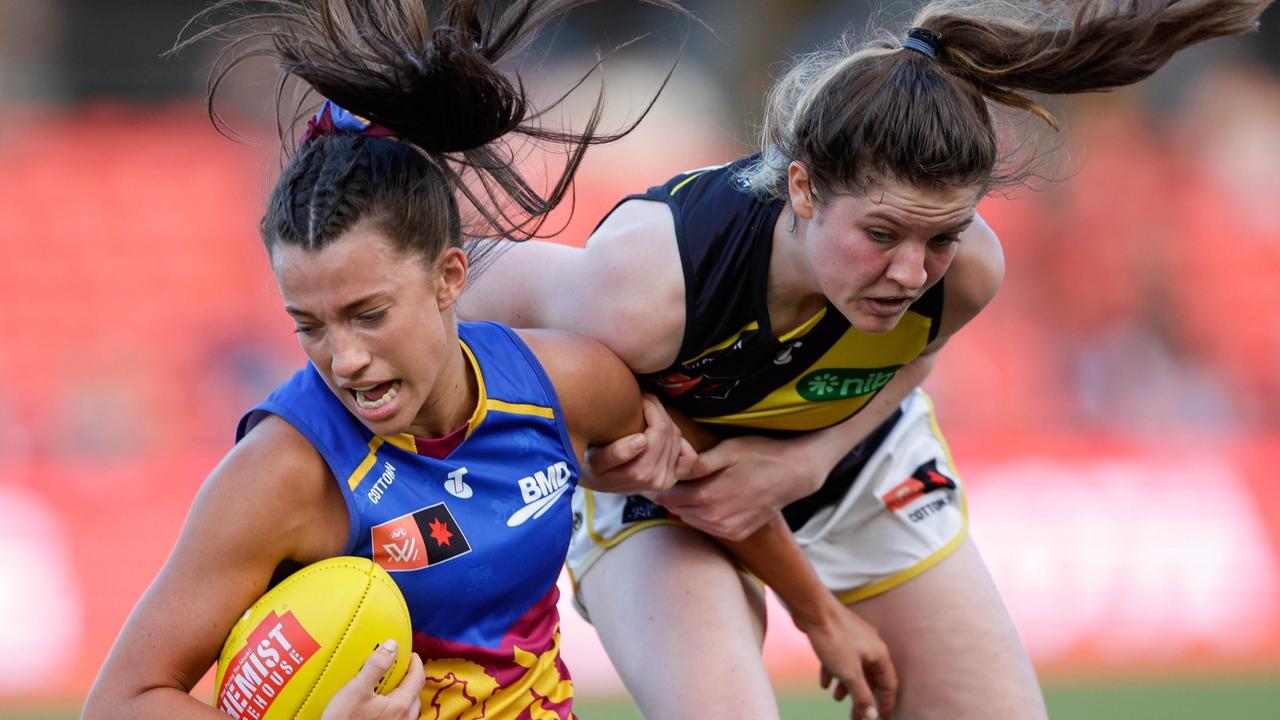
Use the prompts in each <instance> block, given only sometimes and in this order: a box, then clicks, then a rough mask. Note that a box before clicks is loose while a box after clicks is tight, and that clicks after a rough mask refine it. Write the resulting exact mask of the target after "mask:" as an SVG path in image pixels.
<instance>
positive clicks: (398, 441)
mask: <svg viewBox="0 0 1280 720" xmlns="http://www.w3.org/2000/svg"><path fill="white" fill-rule="evenodd" d="M381 437H382V439H383V440H385V441H386V443H387V444H388V445H393V446H395V447H398V448H400V449H401V450H405V451H408V452H411V453H416V452H418V443H417V442H415V441H414V439H413V436H412V435H410V434H409V433H400V434H399V435H382V436H381Z"/></svg>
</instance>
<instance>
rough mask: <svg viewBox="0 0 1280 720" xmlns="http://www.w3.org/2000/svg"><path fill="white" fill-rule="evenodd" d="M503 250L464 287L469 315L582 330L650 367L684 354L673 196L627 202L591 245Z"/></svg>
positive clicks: (634, 363) (464, 310)
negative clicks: (669, 203) (670, 203)
mask: <svg viewBox="0 0 1280 720" xmlns="http://www.w3.org/2000/svg"><path fill="white" fill-rule="evenodd" d="M495 250H496V252H494V254H493V255H491V256H490V258H489V259H487V260H486V261H485V267H484V268H483V269H482V270H481V271H480V273H479V275H478V277H475V278H473V280H472V281H471V283H470V285H469V287H468V289H467V291H466V292H465V293H464V294H463V296H462V300H461V301H460V303H459V305H458V312H459V315H460V316H461V317H462V318H463V319H465V320H498V321H499V322H503V323H506V324H507V325H511V326H512V327H538V328H552V329H558V330H571V331H573V332H577V333H581V334H583V335H587V336H589V337H592V338H595V339H596V340H599V341H600V342H602V343H604V344H605V345H606V346H607V347H608V348H609V349H610V350H613V352H614V353H616V354H617V355H618V356H619V357H621V358H622V360H623V361H624V362H625V363H626V364H627V365H628V366H629V367H630V368H631V369H632V370H634V371H635V372H640V373H644V372H653V371H657V370H661V369H662V368H664V367H666V366H667V365H670V364H671V362H672V361H674V359H675V356H676V353H677V352H678V351H679V349H680V343H681V340H682V339H683V333H684V323H685V295H684V271H683V267H682V265H681V261H680V255H679V250H678V248H677V246H676V240H675V223H674V220H673V219H672V216H671V211H670V210H669V209H668V208H667V206H666V205H663V204H661V203H657V202H650V201H639V200H635V201H629V202H626V203H623V204H622V205H621V206H619V207H618V208H617V209H616V210H615V211H614V212H613V214H611V215H610V216H609V217H608V218H607V219H606V220H605V221H604V222H603V223H602V224H601V225H600V227H599V228H598V229H597V230H596V232H595V233H593V234H592V236H591V239H590V240H589V241H588V243H587V247H585V248H575V247H569V246H566V245H558V244H555V243H549V242H537V241H533V242H522V243H503V244H502V247H500V248H495Z"/></svg>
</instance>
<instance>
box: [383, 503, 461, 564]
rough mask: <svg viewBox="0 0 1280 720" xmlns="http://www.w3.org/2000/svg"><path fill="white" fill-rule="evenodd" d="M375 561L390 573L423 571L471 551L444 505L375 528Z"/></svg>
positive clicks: (456, 523)
mask: <svg viewBox="0 0 1280 720" xmlns="http://www.w3.org/2000/svg"><path fill="white" fill-rule="evenodd" d="M371 533H372V536H373V537H372V540H373V561H374V562H376V563H378V564H379V565H381V566H382V567H383V568H384V569H386V570H387V572H395V571H407V570H421V569H422V568H425V567H428V566H431V565H435V564H438V563H442V562H444V561H446V560H452V559H453V558H456V557H458V556H459V555H465V554H466V553H469V552H471V544H470V543H468V542H467V537H466V535H463V534H462V528H461V527H459V526H458V521H457V520H455V519H454V518H453V514H452V513H450V512H449V507H448V506H447V505H445V504H444V503H436V504H435V505H431V506H430V507H425V508H422V509H421V510H416V511H414V512H412V513H408V514H405V515H401V516H400V517H398V518H396V519H394V520H388V521H387V522H384V523H382V524H381V525H375V526H373V529H372V530H371Z"/></svg>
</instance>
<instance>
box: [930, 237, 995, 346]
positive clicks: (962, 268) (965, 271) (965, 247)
mask: <svg viewBox="0 0 1280 720" xmlns="http://www.w3.org/2000/svg"><path fill="white" fill-rule="evenodd" d="M1003 279H1004V250H1003V249H1002V248H1001V247H1000V239H999V238H998V237H996V234H995V232H994V231H993V230H992V229H991V227H990V226H989V225H987V223H986V221H984V220H983V219H982V217H981V216H978V217H976V218H974V221H973V224H972V225H970V226H969V228H968V229H967V230H965V231H964V233H962V234H961V238H960V247H959V249H958V250H957V251H956V257H955V260H953V261H952V263H951V267H950V268H949V269H948V270H947V275H946V284H945V285H944V286H943V287H944V295H943V301H942V319H941V322H940V327H939V330H938V335H937V337H936V338H935V339H934V341H933V342H932V343H930V344H929V348H928V349H927V350H926V352H932V351H936V350H937V349H938V348H940V347H941V346H942V345H943V344H944V343H946V341H947V339H948V338H949V337H951V336H952V335H954V334H955V332H956V331H957V330H959V329H960V328H962V327H964V326H965V324H967V323H968V322H969V321H970V320H972V319H973V318H974V317H976V316H977V315H978V313H979V312H981V311H982V309H983V308H984V307H986V306H987V303H989V302H991V299H992V298H994V297H995V295H996V291H998V290H999V289H1000V282H1001V281H1002V280H1003Z"/></svg>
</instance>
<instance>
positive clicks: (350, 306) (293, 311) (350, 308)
mask: <svg viewBox="0 0 1280 720" xmlns="http://www.w3.org/2000/svg"><path fill="white" fill-rule="evenodd" d="M380 295H382V293H370V294H368V295H365V296H364V297H362V298H360V299H358V300H354V301H352V302H349V303H347V304H346V305H344V306H343V307H342V313H343V314H344V315H350V314H352V313H354V312H355V311H356V308H359V307H360V306H361V305H367V304H369V302H370V301H373V300H376V299H378V297H379V296H380ZM284 311H285V312H287V313H289V314H290V315H293V316H294V317H298V316H305V317H315V316H314V315H312V314H311V313H309V312H307V311H306V310H299V309H298V308H295V307H293V306H291V305H289V304H288V303H286V304H285V306H284Z"/></svg>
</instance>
